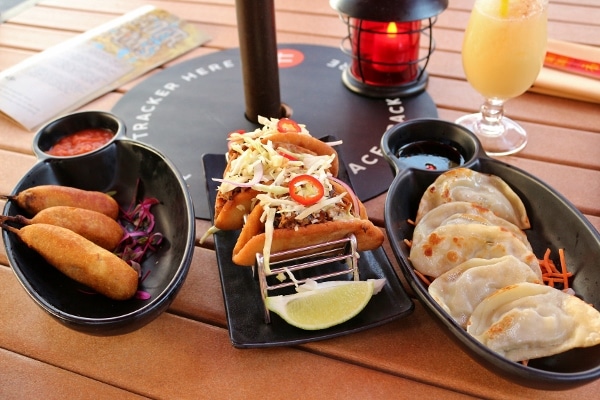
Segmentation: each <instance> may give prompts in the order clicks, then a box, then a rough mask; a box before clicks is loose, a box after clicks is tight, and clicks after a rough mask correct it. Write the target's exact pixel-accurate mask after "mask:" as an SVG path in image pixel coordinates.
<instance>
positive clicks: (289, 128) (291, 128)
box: [277, 118, 302, 133]
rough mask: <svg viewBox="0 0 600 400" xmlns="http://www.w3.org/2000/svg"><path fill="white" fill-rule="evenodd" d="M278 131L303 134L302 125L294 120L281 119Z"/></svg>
mask: <svg viewBox="0 0 600 400" xmlns="http://www.w3.org/2000/svg"><path fill="white" fill-rule="evenodd" d="M277 130H278V131H279V132H281V133H296V132H301V131H302V128H300V125H298V123H297V122H296V121H294V120H291V119H289V118H281V119H280V120H279V121H278V122H277Z"/></svg>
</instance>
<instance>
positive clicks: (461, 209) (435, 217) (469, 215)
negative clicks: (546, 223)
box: [413, 201, 531, 249]
mask: <svg viewBox="0 0 600 400" xmlns="http://www.w3.org/2000/svg"><path fill="white" fill-rule="evenodd" d="M468 223H474V224H483V225H498V226H502V227H504V228H506V229H508V230H509V231H510V232H512V233H514V234H515V235H516V236H517V237H518V238H519V239H521V241H522V242H523V243H525V244H526V245H527V246H529V248H530V249H531V245H530V244H529V240H527V235H526V234H525V232H523V231H522V230H521V229H520V228H519V227H518V226H516V225H515V224H513V223H511V222H508V221H507V220H505V219H504V218H500V217H498V216H497V215H496V214H494V213H493V212H492V211H490V210H488V209H487V208H484V207H482V206H480V205H477V204H475V203H469V202H466V201H453V202H450V203H445V204H441V205H440V206H438V207H436V208H434V209H433V210H431V211H429V212H428V213H427V214H425V216H424V217H423V218H422V219H421V221H420V222H419V224H418V225H417V226H416V227H415V231H414V233H413V241H416V242H419V241H421V240H422V239H423V238H424V237H426V236H427V235H429V234H430V233H431V231H433V230H434V229H435V228H437V227H439V226H441V225H450V224H468Z"/></svg>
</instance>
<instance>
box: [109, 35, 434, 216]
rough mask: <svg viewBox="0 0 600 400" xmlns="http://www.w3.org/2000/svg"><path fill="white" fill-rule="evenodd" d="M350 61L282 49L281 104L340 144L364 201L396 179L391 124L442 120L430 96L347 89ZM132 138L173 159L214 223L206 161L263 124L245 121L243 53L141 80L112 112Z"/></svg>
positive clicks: (331, 52) (323, 51) (314, 50)
mask: <svg viewBox="0 0 600 400" xmlns="http://www.w3.org/2000/svg"><path fill="white" fill-rule="evenodd" d="M348 62H349V59H348V57H347V56H346V55H345V54H343V53H342V51H341V50H340V49H336V48H332V47H326V46H316V45H297V44H289V45H279V46H278V63H279V67H280V76H279V81H280V96H281V101H282V102H283V103H285V104H286V105H287V106H289V107H290V108H291V110H292V115H291V118H292V119H294V120H295V121H297V122H298V123H301V124H305V125H306V127H307V129H308V130H309V131H310V133H311V134H312V135H313V136H315V137H317V138H321V137H326V136H333V137H335V138H337V139H339V140H342V141H343V144H342V145H340V146H339V147H338V148H337V149H338V152H339V153H340V158H341V159H342V160H343V162H344V164H345V167H346V170H347V172H348V177H349V180H350V182H351V183H352V185H353V187H354V190H355V191H356V194H357V195H358V197H359V198H361V200H363V201H365V200H368V199H370V198H372V197H375V196H377V195H379V194H381V193H383V192H385V191H386V190H387V189H388V188H389V185H390V183H391V182H392V180H393V174H392V169H391V168H390V166H389V164H388V163H387V162H386V160H385V159H384V158H383V155H382V153H381V149H380V140H381V136H382V135H383V133H384V132H385V131H386V130H387V129H388V128H389V127H390V126H392V125H395V124H397V123H400V122H404V121H407V120H410V119H414V118H424V117H430V118H433V117H437V109H436V106H435V104H434V102H433V100H432V99H431V98H430V96H429V95H428V94H427V92H423V93H421V94H419V95H417V96H412V97H406V98H389V99H374V98H370V97H365V96H361V95H358V94H355V93H353V92H351V91H350V90H348V89H347V88H346V87H345V86H344V85H343V84H342V80H341V75H342V71H343V70H344V69H345V68H346V67H347V65H348ZM112 112H113V113H114V114H116V115H117V116H119V117H121V118H122V119H123V120H124V121H125V123H126V125H127V136H129V137H131V138H134V139H136V140H139V141H142V142H144V143H147V144H150V145H152V146H154V147H156V148H157V149H158V150H160V151H161V152H162V153H164V154H165V155H166V156H167V157H168V158H170V159H171V160H172V161H173V162H174V163H175V165H176V166H177V168H178V169H179V170H180V172H181V173H182V174H183V175H184V177H185V179H186V182H187V183H188V185H189V189H190V193H191V195H192V199H193V200H194V207H195V213H196V217H197V218H203V219H209V218H210V213H209V207H212V205H209V204H208V196H207V194H206V181H205V176H204V167H203V165H202V155H203V154H212V153H216V154H224V153H225V152H226V150H227V142H226V137H227V135H228V134H229V133H230V132H232V131H234V130H238V129H245V130H247V131H248V130H254V129H256V128H257V127H258V125H256V124H254V123H252V122H249V121H248V120H247V119H246V118H245V116H244V112H245V104H244V89H243V79H242V68H241V61H240V53H239V49H231V50H225V51H221V52H217V53H213V54H209V55H205V56H201V57H198V58H194V59H191V60H188V61H185V62H182V63H180V64H177V65H174V66H173V67H170V68H167V69H165V70H163V71H161V72H159V73H157V74H155V75H153V76H151V77H149V78H148V79H145V80H144V81H142V82H141V83H140V84H139V85H137V86H136V87H135V88H133V89H132V90H130V91H129V92H127V93H126V94H125V96H123V98H122V99H121V100H120V101H119V102H118V103H117V104H116V105H115V106H114V108H113V110H112Z"/></svg>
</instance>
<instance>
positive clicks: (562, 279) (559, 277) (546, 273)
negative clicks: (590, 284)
mask: <svg viewBox="0 0 600 400" xmlns="http://www.w3.org/2000/svg"><path fill="white" fill-rule="evenodd" d="M558 255H559V259H560V270H559V269H558V268H557V267H556V264H554V261H552V260H551V259H550V249H547V250H546V253H544V258H543V259H541V260H538V261H539V263H540V268H542V279H543V281H544V283H545V284H547V285H548V286H551V287H555V285H556V284H561V285H562V289H563V290H565V289H568V288H569V278H571V277H572V276H573V274H572V273H571V272H569V271H568V270H567V263H566V261H565V252H564V249H558Z"/></svg>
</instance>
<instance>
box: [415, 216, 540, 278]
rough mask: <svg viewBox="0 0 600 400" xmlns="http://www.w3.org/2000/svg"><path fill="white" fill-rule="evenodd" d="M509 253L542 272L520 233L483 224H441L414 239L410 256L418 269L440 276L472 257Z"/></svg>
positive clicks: (426, 273)
mask: <svg viewBox="0 0 600 400" xmlns="http://www.w3.org/2000/svg"><path fill="white" fill-rule="evenodd" d="M506 255H513V256H515V257H516V258H518V259H519V260H521V261H523V262H524V263H525V264H527V265H529V266H530V267H531V269H532V270H534V271H536V273H537V272H538V271H540V266H539V262H538V259H537V257H536V256H535V254H533V252H532V251H531V249H530V247H529V246H527V245H526V244H525V243H523V241H521V240H520V239H519V238H518V237H517V236H515V235H514V234H513V233H511V232H509V231H508V230H507V229H506V228H503V227H501V226H489V225H482V224H450V225H442V226H440V227H438V228H436V229H434V230H433V231H432V232H431V233H430V234H429V235H427V236H426V237H425V238H423V239H422V240H420V241H415V240H414V239H413V242H412V245H411V247H410V257H409V258H410V261H411V262H412V264H413V267H414V268H415V269H416V270H417V271H419V272H420V273H422V274H424V275H427V276H431V277H433V278H437V277H438V276H440V275H442V274H443V273H444V272H446V271H449V270H451V269H452V268H454V267H456V266H457V265H459V264H461V263H463V262H465V261H467V260H470V259H471V258H486V259H490V258H499V257H503V256H506ZM540 273H541V272H540Z"/></svg>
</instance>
